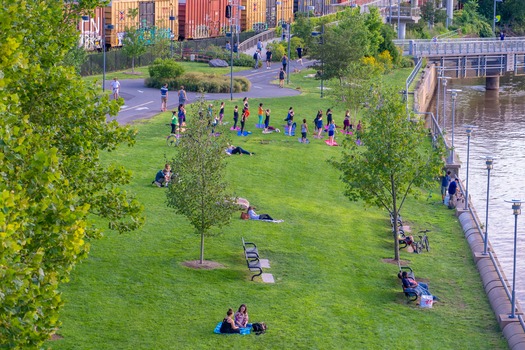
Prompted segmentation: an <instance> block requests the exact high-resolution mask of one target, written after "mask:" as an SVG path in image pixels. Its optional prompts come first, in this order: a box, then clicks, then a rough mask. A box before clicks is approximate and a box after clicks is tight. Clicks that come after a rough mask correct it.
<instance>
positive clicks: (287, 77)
mask: <svg viewBox="0 0 525 350" xmlns="http://www.w3.org/2000/svg"><path fill="white" fill-rule="evenodd" d="M290 22H291V21H288V23H287V24H286V27H287V29H288V64H287V65H286V85H288V84H290V66H291V63H292V61H291V60H290V58H291V55H290V36H291V33H290V28H291V27H292V24H291V23H290Z"/></svg>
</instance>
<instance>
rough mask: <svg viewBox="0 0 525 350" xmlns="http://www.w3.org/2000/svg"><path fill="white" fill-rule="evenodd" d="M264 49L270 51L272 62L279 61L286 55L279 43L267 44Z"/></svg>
mask: <svg viewBox="0 0 525 350" xmlns="http://www.w3.org/2000/svg"><path fill="white" fill-rule="evenodd" d="M266 49H267V50H268V49H270V50H272V61H280V60H281V59H282V58H283V56H284V54H285V53H286V51H285V49H284V46H283V45H281V43H280V42H279V41H272V42H271V43H268V44H267V45H266Z"/></svg>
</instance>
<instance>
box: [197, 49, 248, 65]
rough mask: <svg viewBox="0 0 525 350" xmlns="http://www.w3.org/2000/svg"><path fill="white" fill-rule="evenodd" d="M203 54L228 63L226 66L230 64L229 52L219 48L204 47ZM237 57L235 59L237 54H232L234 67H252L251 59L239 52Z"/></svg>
mask: <svg viewBox="0 0 525 350" xmlns="http://www.w3.org/2000/svg"><path fill="white" fill-rule="evenodd" d="M203 54H204V55H206V56H210V57H213V58H219V59H221V60H224V61H226V62H228V64H230V61H231V52H230V51H228V50H225V49H224V48H222V47H219V46H215V45H210V46H208V47H206V51H204V53H203ZM238 56H239V57H237V53H235V52H234V53H233V66H234V67H235V66H237V67H253V57H251V56H250V55H247V54H245V53H242V52H240V53H239V54H238Z"/></svg>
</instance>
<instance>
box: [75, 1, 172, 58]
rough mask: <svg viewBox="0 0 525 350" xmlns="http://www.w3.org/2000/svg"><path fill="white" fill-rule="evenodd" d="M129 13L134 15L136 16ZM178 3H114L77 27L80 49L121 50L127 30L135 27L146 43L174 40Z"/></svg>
mask: <svg viewBox="0 0 525 350" xmlns="http://www.w3.org/2000/svg"><path fill="white" fill-rule="evenodd" d="M132 11H136V13H135V16H133V15H132ZM177 12H178V7H177V0H156V1H151V0H150V1H136V0H133V1H129V0H113V1H112V2H111V6H106V7H103V8H97V9H96V10H95V12H94V13H93V14H92V15H91V16H89V19H87V20H81V22H80V24H79V30H80V45H81V46H84V47H85V48H86V49H87V50H95V49H101V48H102V46H103V44H102V42H103V40H104V31H103V28H104V25H105V26H106V28H108V27H111V26H112V29H106V30H105V35H106V36H105V42H106V47H115V46H122V39H123V38H124V35H125V32H126V29H127V28H131V27H135V28H137V29H139V30H141V31H142V32H143V35H144V37H145V38H146V39H147V40H152V39H154V38H155V37H163V38H172V39H177V35H178V22H177Z"/></svg>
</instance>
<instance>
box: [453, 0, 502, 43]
mask: <svg viewBox="0 0 525 350" xmlns="http://www.w3.org/2000/svg"><path fill="white" fill-rule="evenodd" d="M478 7H479V5H478V3H477V2H476V1H474V0H468V1H467V2H465V4H464V6H463V9H462V10H461V11H458V13H457V14H456V16H455V19H454V25H457V26H460V27H462V30H463V32H464V33H474V34H476V35H478V36H480V37H491V36H492V35H493V33H492V26H491V24H490V23H488V22H487V21H486V20H485V19H484V18H483V17H482V16H481V14H480V13H479V12H478Z"/></svg>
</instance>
